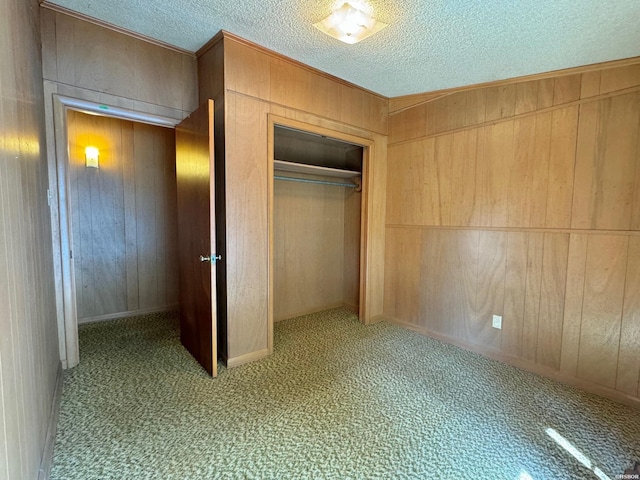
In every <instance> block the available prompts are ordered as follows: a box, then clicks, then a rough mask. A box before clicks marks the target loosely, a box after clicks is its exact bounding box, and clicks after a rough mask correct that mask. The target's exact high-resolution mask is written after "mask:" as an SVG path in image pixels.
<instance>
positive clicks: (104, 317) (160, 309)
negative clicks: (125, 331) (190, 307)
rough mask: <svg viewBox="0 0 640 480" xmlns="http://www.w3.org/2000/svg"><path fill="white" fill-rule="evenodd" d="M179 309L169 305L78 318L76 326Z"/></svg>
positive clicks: (176, 305) (174, 305)
mask: <svg viewBox="0 0 640 480" xmlns="http://www.w3.org/2000/svg"><path fill="white" fill-rule="evenodd" d="M179 307H180V305H178V304H177V303H174V304H171V305H166V306H164V307H157V308H143V309H139V310H130V311H128V312H118V313H109V314H106V315H96V316H95V317H85V318H79V319H78V325H82V324H85V323H96V322H104V321H107V320H118V319H120V318H128V317H137V316H140V315H151V314H153V313H164V312H171V311H173V310H178V308H179Z"/></svg>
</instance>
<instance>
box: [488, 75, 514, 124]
mask: <svg viewBox="0 0 640 480" xmlns="http://www.w3.org/2000/svg"><path fill="white" fill-rule="evenodd" d="M515 108H516V86H515V85H514V84H507V85H499V86H497V87H489V88H487V103H486V110H485V121H487V122H488V121H491V120H499V119H501V118H508V117H512V116H513V115H514V113H515Z"/></svg>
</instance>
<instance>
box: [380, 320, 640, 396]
mask: <svg viewBox="0 0 640 480" xmlns="http://www.w3.org/2000/svg"><path fill="white" fill-rule="evenodd" d="M383 320H385V321H387V322H389V323H392V324H394V325H397V326H399V327H402V328H406V329H407V330H411V331H414V332H416V333H419V334H421V335H424V336H426V337H429V338H433V339H435V340H438V341H440V342H444V343H448V344H451V345H454V346H456V347H459V348H462V349H464V350H468V351H470V352H474V353H478V354H480V355H482V356H484V357H488V358H491V359H493V360H497V361H499V362H502V363H505V364H507V365H511V366H513V367H516V368H519V369H521V370H525V371H527V372H531V373H534V374H536V375H540V376H543V377H546V378H549V379H551V380H555V381H557V382H560V383H564V384H566V385H570V386H572V387H577V388H579V389H581V390H584V391H586V392H589V393H593V394H595V395H599V396H602V397H606V398H609V399H611V400H614V401H617V402H620V403H624V404H625V405H629V406H631V407H634V408H637V409H640V398H638V397H632V396H630V395H626V394H624V393H622V392H620V391H618V390H614V389H612V388H607V387H603V386H601V385H598V384H595V383H592V382H588V381H586V380H582V379H580V378H577V377H574V376H571V375H567V374H565V373H563V372H561V371H557V370H553V369H551V368H546V367H543V366H541V365H538V364H536V363H533V362H530V361H528V360H525V359H523V358H518V357H514V356H511V355H505V354H504V353H501V352H498V351H496V350H492V349H489V348H486V347H482V346H480V345H475V344H472V343H467V342H464V341H461V340H459V339H456V338H453V337H450V336H448V335H442V334H439V333H435V332H433V331H431V330H429V329H427V328H424V327H422V326H419V325H413V324H410V323H407V322H403V321H402V320H398V319H396V318H393V317H389V316H384V317H383Z"/></svg>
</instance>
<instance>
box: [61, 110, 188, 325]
mask: <svg viewBox="0 0 640 480" xmlns="http://www.w3.org/2000/svg"><path fill="white" fill-rule="evenodd" d="M67 126H68V138H69V177H70V191H69V196H70V198H71V212H72V222H71V223H72V228H73V251H74V266H75V278H76V297H77V310H78V318H79V319H87V318H91V317H100V316H104V315H112V314H122V313H126V312H134V311H137V310H149V309H157V308H162V307H171V306H174V305H175V304H177V301H178V298H177V295H178V291H177V288H178V285H177V281H176V278H177V263H176V262H177V260H176V259H177V256H176V253H177V251H176V248H177V247H176V185H175V140H174V132H173V130H172V129H167V128H162V127H155V126H151V125H146V124H141V123H133V122H129V121H125V120H119V119H115V118H108V117H99V116H95V115H86V114H84V113H80V112H75V111H69V113H68V116H67ZM87 145H93V146H96V147H98V148H99V150H100V168H99V169H94V168H87V167H85V159H84V148H85V147H86V146H87Z"/></svg>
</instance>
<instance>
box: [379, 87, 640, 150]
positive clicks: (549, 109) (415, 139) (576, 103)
mask: <svg viewBox="0 0 640 480" xmlns="http://www.w3.org/2000/svg"><path fill="white" fill-rule="evenodd" d="M636 92H640V86H637V87H629V88H624V89H622V90H615V91H613V92H608V93H603V94H601V95H596V96H593V97H588V98H582V99H579V100H574V101H571V102H567V103H560V104H558V105H553V106H551V107H547V108H541V109H539V110H533V111H531V112H526V113H521V114H518V115H513V116H511V117H504V118H499V119H495V120H488V121H485V122H481V123H475V124H473V125H467V126H466V127H460V128H454V129H452V130H445V131H442V132H437V133H432V134H429V135H422V136H420V137H412V138H408V139H406V140H401V141H399V142H389V146H390V147H391V146H394V145H403V144H406V143H413V142H419V141H421V140H427V139H429V138H436V137H441V136H443V135H452V134H454V133H458V132H465V131H467V130H474V129H477V128H482V127H488V126H491V125H498V124H500V123H505V122H511V121H514V120H520V119H522V118H528V117H535V116H537V115H542V114H544V113H550V112H554V111H556V110H562V109H565V108H569V107H574V106H580V105H584V104H586V103H593V102H598V101H600V100H606V99H607V98H613V97H618V96H620V95H627V94H629V93H636ZM414 106H417V105H414ZM396 113H398V112H396Z"/></svg>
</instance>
